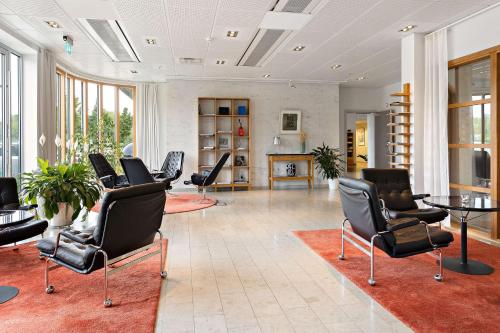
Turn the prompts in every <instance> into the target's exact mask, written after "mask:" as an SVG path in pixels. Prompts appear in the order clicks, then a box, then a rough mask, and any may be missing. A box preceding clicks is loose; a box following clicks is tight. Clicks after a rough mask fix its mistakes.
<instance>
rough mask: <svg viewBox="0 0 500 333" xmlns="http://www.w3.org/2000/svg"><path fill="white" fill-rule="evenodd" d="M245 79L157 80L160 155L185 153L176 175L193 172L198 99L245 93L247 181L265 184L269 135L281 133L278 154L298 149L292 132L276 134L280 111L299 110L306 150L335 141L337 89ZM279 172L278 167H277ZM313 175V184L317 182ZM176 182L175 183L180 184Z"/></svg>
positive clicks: (271, 137) (270, 143) (327, 86)
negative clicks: (250, 166) (248, 121)
mask: <svg viewBox="0 0 500 333" xmlns="http://www.w3.org/2000/svg"><path fill="white" fill-rule="evenodd" d="M296 87H297V88H295V89H293V88H289V87H288V84H286V83H258V82H255V83H249V82H223V81H191V80H174V81H170V82H167V83H162V84H160V88H159V107H160V110H161V115H160V127H159V128H160V154H162V155H166V154H167V152H168V151H170V150H182V151H184V152H185V162H184V174H183V176H182V177H181V178H182V179H188V178H189V175H191V173H193V172H197V171H198V97H248V98H249V99H250V112H251V119H252V125H251V130H252V133H251V135H252V147H251V149H252V164H253V170H251V172H252V183H253V185H254V186H267V157H266V152H269V151H273V150H274V146H273V144H272V143H273V137H274V136H276V135H279V136H280V137H281V147H280V150H281V152H283V153H285V152H290V153H292V152H298V151H299V139H298V136H297V135H293V136H291V135H280V134H279V126H278V120H279V113H280V110H282V109H298V110H301V111H302V130H303V131H304V132H305V133H306V135H307V140H306V149H307V150H308V151H309V150H311V148H314V147H315V146H318V145H321V143H322V142H323V141H324V142H325V143H326V144H328V145H330V146H334V147H337V146H338V145H339V89H338V86H337V85H319V84H296ZM281 171H283V170H281ZM319 181H320V180H319V178H317V179H316V182H319ZM182 186H183V185H181V184H180V183H178V184H177V187H182Z"/></svg>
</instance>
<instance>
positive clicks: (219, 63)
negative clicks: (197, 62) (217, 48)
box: [215, 60, 226, 65]
mask: <svg viewBox="0 0 500 333" xmlns="http://www.w3.org/2000/svg"><path fill="white" fill-rule="evenodd" d="M225 63H226V60H217V61H216V62H215V64H216V65H224V64H225Z"/></svg>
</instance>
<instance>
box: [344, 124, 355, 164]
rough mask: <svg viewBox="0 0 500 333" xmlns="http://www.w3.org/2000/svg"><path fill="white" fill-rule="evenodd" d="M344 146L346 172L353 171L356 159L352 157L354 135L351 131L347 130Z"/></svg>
mask: <svg viewBox="0 0 500 333" xmlns="http://www.w3.org/2000/svg"><path fill="white" fill-rule="evenodd" d="M346 146H347V171H354V169H355V168H356V158H355V157H354V154H355V153H354V150H355V147H354V133H353V132H352V130H351V129H348V130H347V137H346Z"/></svg>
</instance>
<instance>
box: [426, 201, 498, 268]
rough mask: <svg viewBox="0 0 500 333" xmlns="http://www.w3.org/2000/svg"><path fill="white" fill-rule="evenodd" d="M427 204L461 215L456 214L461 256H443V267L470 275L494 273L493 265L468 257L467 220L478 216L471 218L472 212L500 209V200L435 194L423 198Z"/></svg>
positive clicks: (489, 211) (496, 210)
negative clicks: (458, 221)
mask: <svg viewBox="0 0 500 333" xmlns="http://www.w3.org/2000/svg"><path fill="white" fill-rule="evenodd" d="M422 201H423V202H424V203H425V204H426V205H429V206H432V207H438V208H441V209H445V210H447V211H448V212H449V213H450V215H452V216H455V215H454V214H453V213H452V212H453V211H457V212H459V213H460V216H455V217H456V218H457V219H459V220H460V239H461V245H460V246H461V256H460V258H443V267H445V268H447V269H449V270H452V271H454V272H458V273H462V274H469V275H489V274H491V273H493V271H494V269H493V267H491V266H489V265H486V264H484V263H482V262H480V261H477V260H470V259H468V258H467V222H468V221H470V220H472V219H474V218H477V216H476V217H474V218H471V219H469V213H470V212H478V213H484V214H487V213H492V212H498V211H500V202H499V201H495V200H491V199H488V198H485V197H474V196H471V197H470V198H468V200H467V198H462V197H460V196H435V197H427V198H424V199H423V200H422Z"/></svg>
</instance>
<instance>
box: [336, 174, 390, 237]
mask: <svg viewBox="0 0 500 333" xmlns="http://www.w3.org/2000/svg"><path fill="white" fill-rule="evenodd" d="M339 183H340V185H339V191H340V200H341V202H342V209H343V211H344V215H345V217H346V218H347V219H348V220H349V223H350V224H351V227H352V230H353V231H354V232H355V233H356V234H358V235H359V236H361V237H363V238H364V239H366V240H367V241H370V240H371V237H372V236H373V235H375V234H376V233H377V232H380V231H384V230H386V225H387V221H386V219H385V218H384V216H383V215H382V210H381V207H380V204H379V197H378V195H377V188H376V187H375V185H374V184H373V183H371V182H369V181H366V180H362V179H354V178H348V177H341V178H340V180H339Z"/></svg>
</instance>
